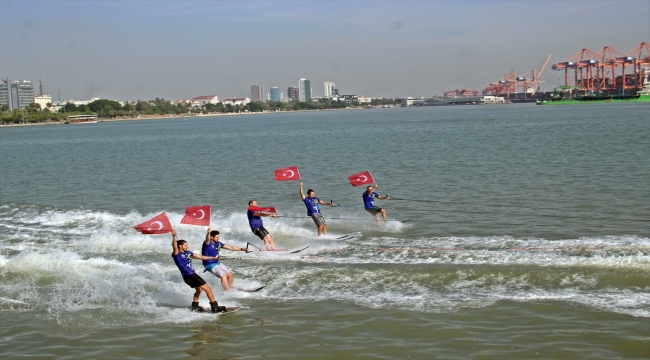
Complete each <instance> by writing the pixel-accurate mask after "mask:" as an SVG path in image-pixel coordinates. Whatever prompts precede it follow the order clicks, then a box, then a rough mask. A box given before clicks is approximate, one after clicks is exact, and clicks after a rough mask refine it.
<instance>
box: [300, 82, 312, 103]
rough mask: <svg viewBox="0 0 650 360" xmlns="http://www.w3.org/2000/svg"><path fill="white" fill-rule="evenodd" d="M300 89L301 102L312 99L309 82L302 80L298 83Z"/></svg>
mask: <svg viewBox="0 0 650 360" xmlns="http://www.w3.org/2000/svg"><path fill="white" fill-rule="evenodd" d="M298 89H299V90H300V101H307V100H310V99H311V82H310V81H309V80H307V79H300V81H299V82H298Z"/></svg>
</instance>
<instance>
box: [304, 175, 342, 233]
mask: <svg viewBox="0 0 650 360" xmlns="http://www.w3.org/2000/svg"><path fill="white" fill-rule="evenodd" d="M300 197H301V198H302V201H303V202H304V203H305V206H306V207H307V216H311V219H312V220H314V223H315V224H316V227H317V228H318V236H321V235H327V225H326V224H325V218H324V217H323V214H321V212H320V205H329V206H334V204H331V203H328V202H325V201H323V200H321V199H319V198H317V197H316V194H315V193H314V190H312V189H309V190H307V196H306V197H305V192H304V191H303V190H302V181H301V182H300ZM319 204H320V205H319Z"/></svg>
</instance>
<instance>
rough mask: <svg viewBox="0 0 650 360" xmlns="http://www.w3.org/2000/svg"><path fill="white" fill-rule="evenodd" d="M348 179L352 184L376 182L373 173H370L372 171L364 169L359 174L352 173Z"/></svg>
mask: <svg viewBox="0 0 650 360" xmlns="http://www.w3.org/2000/svg"><path fill="white" fill-rule="evenodd" d="M348 180H350V184H351V185H352V186H359V185H366V184H372V183H374V182H375V179H373V178H372V175H370V171H364V172H360V173H358V174H354V175H350V176H348Z"/></svg>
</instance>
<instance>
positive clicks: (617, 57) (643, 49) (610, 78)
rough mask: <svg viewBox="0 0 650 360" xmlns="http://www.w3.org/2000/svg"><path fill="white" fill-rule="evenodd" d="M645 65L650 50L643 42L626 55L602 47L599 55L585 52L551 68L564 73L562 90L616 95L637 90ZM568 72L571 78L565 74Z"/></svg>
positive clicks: (648, 59)
mask: <svg viewBox="0 0 650 360" xmlns="http://www.w3.org/2000/svg"><path fill="white" fill-rule="evenodd" d="M648 65H650V46H649V45H648V43H647V42H643V43H641V44H640V45H639V46H636V47H635V48H634V49H632V50H630V51H628V52H626V53H621V52H619V51H616V50H615V49H614V48H612V47H611V46H605V47H604V48H603V49H602V50H601V51H599V52H593V51H591V50H589V49H586V48H585V49H582V50H580V51H579V52H577V53H575V54H573V55H572V56H570V57H569V58H567V59H566V60H564V61H562V62H559V63H557V64H553V66H552V67H551V68H552V69H553V70H559V71H562V70H564V85H565V86H576V87H578V88H579V89H580V90H582V91H584V92H589V91H595V92H605V93H616V92H619V91H622V92H625V91H626V89H638V88H639V87H640V86H641V85H640V84H641V81H642V78H643V72H644V71H645V68H647V67H648ZM571 69H572V70H573V71H572V72H573V74H570V73H569V70H571ZM628 69H629V70H630V72H628Z"/></svg>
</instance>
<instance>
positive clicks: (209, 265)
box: [201, 227, 249, 291]
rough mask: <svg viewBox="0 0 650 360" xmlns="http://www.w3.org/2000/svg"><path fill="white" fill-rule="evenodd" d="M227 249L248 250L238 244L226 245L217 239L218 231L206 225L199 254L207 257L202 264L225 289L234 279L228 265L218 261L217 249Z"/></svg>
mask: <svg viewBox="0 0 650 360" xmlns="http://www.w3.org/2000/svg"><path fill="white" fill-rule="evenodd" d="M222 248H223V249H227V250H232V251H246V252H249V250H248V248H243V247H239V246H232V245H226V244H224V243H222V242H220V241H219V231H217V230H212V229H210V227H208V232H207V234H205V241H204V242H203V246H202V247H201V254H202V255H203V256H204V257H207V258H208V259H204V260H203V266H204V267H205V270H206V271H209V272H211V273H212V275H214V276H216V277H218V278H220V279H221V286H223V289H224V290H226V291H229V290H230V288H231V287H232V283H233V281H235V279H234V276H233V274H232V271H230V269H228V267H227V266H226V265H224V264H222V263H221V261H219V250H221V249H222Z"/></svg>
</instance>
